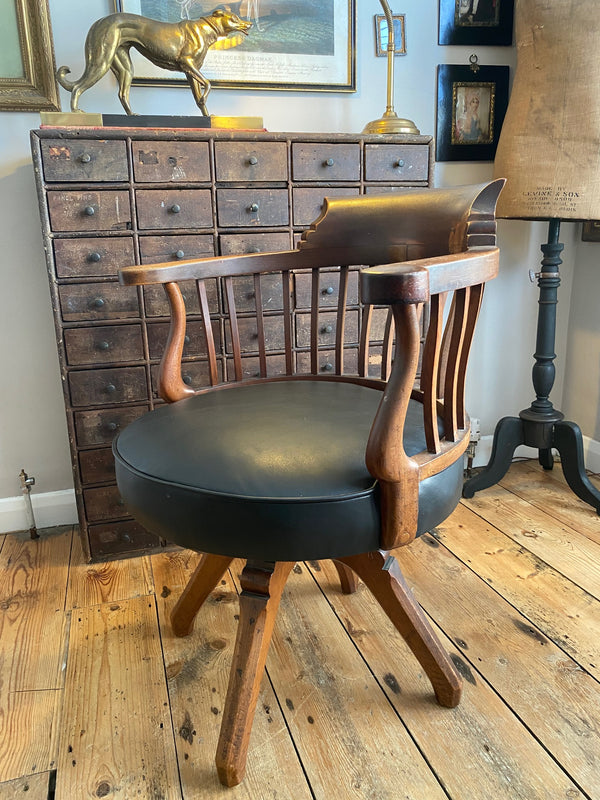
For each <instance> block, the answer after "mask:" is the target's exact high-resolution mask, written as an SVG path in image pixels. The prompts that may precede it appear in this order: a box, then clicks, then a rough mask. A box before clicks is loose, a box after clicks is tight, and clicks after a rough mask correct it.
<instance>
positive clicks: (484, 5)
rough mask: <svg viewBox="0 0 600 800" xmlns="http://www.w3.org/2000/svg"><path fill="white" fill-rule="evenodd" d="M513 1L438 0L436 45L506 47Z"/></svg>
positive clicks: (509, 43)
mask: <svg viewBox="0 0 600 800" xmlns="http://www.w3.org/2000/svg"><path fill="white" fill-rule="evenodd" d="M514 6H515V4H514V0H440V11H439V14H440V16H439V33H438V44H481V45H506V46H510V45H511V44H512V40H513V17H514Z"/></svg>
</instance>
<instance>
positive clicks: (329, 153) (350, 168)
mask: <svg viewBox="0 0 600 800" xmlns="http://www.w3.org/2000/svg"><path fill="white" fill-rule="evenodd" d="M292 175H293V176H294V180H295V181H324V182H326V181H358V180H360V146H359V145H357V144H303V143H296V142H295V143H294V144H293V145H292Z"/></svg>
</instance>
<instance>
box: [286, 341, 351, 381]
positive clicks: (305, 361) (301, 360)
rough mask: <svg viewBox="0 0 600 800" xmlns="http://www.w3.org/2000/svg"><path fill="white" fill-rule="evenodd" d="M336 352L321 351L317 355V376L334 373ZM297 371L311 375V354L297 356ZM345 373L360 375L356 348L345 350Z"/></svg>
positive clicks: (304, 353)
mask: <svg viewBox="0 0 600 800" xmlns="http://www.w3.org/2000/svg"><path fill="white" fill-rule="evenodd" d="M334 366H335V351H333V350H319V352H318V354H317V374H320V375H327V373H329V372H333V371H334ZM296 371H297V372H303V373H310V353H306V352H303V353H298V354H297V355H296ZM344 372H345V373H347V374H351V375H357V374H358V350H357V349H356V347H346V348H344Z"/></svg>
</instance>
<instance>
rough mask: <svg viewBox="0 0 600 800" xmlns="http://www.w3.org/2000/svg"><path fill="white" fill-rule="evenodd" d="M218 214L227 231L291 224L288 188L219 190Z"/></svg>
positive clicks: (220, 223) (220, 222)
mask: <svg viewBox="0 0 600 800" xmlns="http://www.w3.org/2000/svg"><path fill="white" fill-rule="evenodd" d="M217 215H218V217H219V225H222V226H223V227H224V228H228V227H231V228H235V227H248V228H250V227H261V226H263V227H267V226H271V225H287V224H288V221H289V218H290V217H289V213H288V193H287V189H218V190H217Z"/></svg>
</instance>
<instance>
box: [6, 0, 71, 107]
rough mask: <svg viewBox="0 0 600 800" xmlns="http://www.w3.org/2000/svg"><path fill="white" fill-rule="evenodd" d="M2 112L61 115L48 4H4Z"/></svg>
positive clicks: (19, 0) (42, 0) (13, 0)
mask: <svg viewBox="0 0 600 800" xmlns="http://www.w3.org/2000/svg"><path fill="white" fill-rule="evenodd" d="M3 10H4V13H3V15H2V16H3V20H2V26H1V28H0V111H58V110H59V109H60V103H59V97H58V87H57V85H56V79H55V76H54V73H55V61H54V45H53V42H52V30H51V26H50V13H49V10H48V0H4V5H3Z"/></svg>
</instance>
